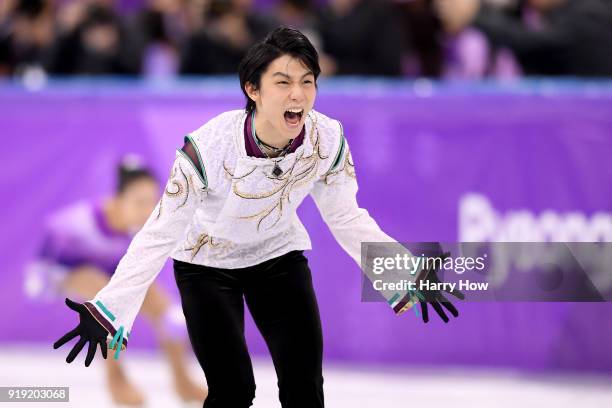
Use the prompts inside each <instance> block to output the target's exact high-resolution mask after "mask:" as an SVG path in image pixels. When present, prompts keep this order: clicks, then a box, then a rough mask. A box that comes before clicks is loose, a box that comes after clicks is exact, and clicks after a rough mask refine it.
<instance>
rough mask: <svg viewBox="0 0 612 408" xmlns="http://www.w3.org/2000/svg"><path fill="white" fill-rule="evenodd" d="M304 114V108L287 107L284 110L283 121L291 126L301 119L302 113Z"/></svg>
mask: <svg viewBox="0 0 612 408" xmlns="http://www.w3.org/2000/svg"><path fill="white" fill-rule="evenodd" d="M303 114H304V109H298V108H296V109H287V110H286V111H285V115H284V116H285V122H286V123H287V125H289V126H291V127H293V126H297V125H298V124H299V123H300V121H301V120H302V115H303Z"/></svg>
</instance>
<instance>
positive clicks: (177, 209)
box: [55, 143, 207, 362]
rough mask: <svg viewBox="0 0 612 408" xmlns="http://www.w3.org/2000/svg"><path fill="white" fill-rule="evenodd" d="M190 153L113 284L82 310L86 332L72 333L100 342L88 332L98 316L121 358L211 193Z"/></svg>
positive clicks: (177, 165)
mask: <svg viewBox="0 0 612 408" xmlns="http://www.w3.org/2000/svg"><path fill="white" fill-rule="evenodd" d="M188 153H189V143H188V144H187V145H186V147H184V148H183V150H180V151H177V154H176V159H175V161H174V164H173V166H172V170H171V174H170V177H169V179H168V181H167V183H166V186H165V189H164V192H163V195H162V197H161V199H160V200H159V202H158V203H157V206H156V207H155V209H154V210H153V213H152V214H151V215H150V216H149V218H148V220H147V221H146V223H145V225H144V226H143V227H142V229H141V230H140V231H139V232H138V233H137V234H136V236H135V237H134V239H133V240H132V242H131V244H130V246H129V248H128V250H127V253H126V254H125V255H124V256H123V258H122V259H121V261H120V262H119V265H118V266H117V269H116V271H115V273H114V274H113V276H112V278H111V279H110V281H109V283H108V284H107V285H106V286H105V287H104V288H102V290H100V291H99V292H98V293H97V294H96V296H95V297H94V299H92V300H89V301H87V302H85V303H84V304H83V308H80V309H84V310H86V311H87V312H88V313H85V314H83V313H81V312H82V311H83V310H77V311H78V312H79V314H80V317H81V323H82V324H81V325H79V327H80V328H81V329H80V330H77V329H79V327H77V329H75V330H77V332H75V331H74V330H73V331H72V332H71V333H72V334H73V336H72V337H75V336H77V335H81V341H83V339H84V340H85V341H87V340H93V341H99V331H97V332H96V331H95V330H87V328H91V327H95V326H92V325H90V324H88V323H89V321H90V320H92V319H93V321H95V322H97V323H98V326H102V327H103V328H104V329H105V331H106V332H107V333H108V338H109V339H111V341H110V344H109V347H110V348H112V349H115V350H116V353H115V358H118V356H119V352H120V351H121V350H123V349H125V348H126V347H127V344H128V340H129V336H130V330H131V328H132V325H133V323H134V319H135V318H136V315H137V314H138V311H139V310H140V307H141V306H142V303H143V301H144V298H145V295H146V293H147V290H148V288H149V286H151V284H152V283H153V281H154V280H155V278H156V277H157V275H158V274H159V272H160V270H161V268H162V267H163V265H164V263H165V262H166V260H167V258H168V256H169V255H170V253H171V252H172V250H173V249H174V247H175V245H176V244H177V241H178V240H179V239H180V238H181V237H182V236H183V235H184V232H185V229H186V228H187V226H188V224H189V223H190V221H191V220H192V218H193V214H194V212H195V210H196V208H197V207H198V206H199V205H200V204H201V202H202V201H203V199H204V197H205V195H206V193H205V191H206V188H207V185H206V176H205V174H204V173H203V172H200V171H199V170H200V166H199V163H197V162H194V161H193V159H194V157H190V155H189V154H188ZM196 159H197V157H196ZM72 309H73V310H76V309H74V308H73V307H72ZM84 320H85V324H83V321H84ZM65 337H66V336H64V338H62V339H61V340H60V341H58V342H57V343H56V344H55V348H57V347H60V346H61V345H62V344H63V343H65V342H66V341H68V340H70V339H66V338H65ZM62 340H63V341H62ZM81 341H80V342H79V343H81ZM75 348H76V347H75ZM81 348H82V346H81ZM73 351H74V350H73ZM79 351H80V349H79V350H77V351H76V353H72V352H71V354H70V355H69V359H67V361H68V360H70V361H72V360H73V359H74V357H75V356H76V354H78V352H79ZM94 351H95V347H94ZM70 361H68V362H70Z"/></svg>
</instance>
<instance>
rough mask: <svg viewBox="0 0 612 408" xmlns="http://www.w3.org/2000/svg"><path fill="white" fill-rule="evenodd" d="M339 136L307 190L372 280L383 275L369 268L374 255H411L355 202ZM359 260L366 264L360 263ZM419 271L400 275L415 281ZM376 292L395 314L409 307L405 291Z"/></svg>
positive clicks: (348, 157) (347, 154) (351, 166)
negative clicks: (333, 151)
mask: <svg viewBox="0 0 612 408" xmlns="http://www.w3.org/2000/svg"><path fill="white" fill-rule="evenodd" d="M341 138H342V139H341V142H340V148H339V149H338V153H337V155H336V158H335V159H334V163H333V164H332V166H331V168H330V169H329V170H328V171H327V173H325V175H324V176H323V177H322V178H321V179H320V180H318V181H317V182H316V183H315V186H314V188H313V190H312V191H311V193H310V194H311V196H312V198H313V199H314V202H315V204H316V206H317V208H318V209H319V212H320V213H321V216H322V217H323V220H324V221H325V223H326V224H327V226H328V227H329V229H330V231H331V232H332V234H333V236H334V238H335V239H336V241H337V242H338V243H339V244H340V246H341V247H342V248H343V249H344V250H345V251H346V252H347V253H348V254H349V255H350V256H351V258H353V260H354V261H355V262H356V263H357V264H358V265H359V266H360V267H361V269H362V271H363V272H364V273H365V275H366V277H367V278H368V279H369V280H370V281H371V282H372V283H374V281H375V280H380V279H385V275H377V274H374V273H373V272H372V271H373V268H372V265H371V263H370V262H371V261H372V259H373V258H374V257H386V256H390V257H395V254H400V255H401V256H403V254H407V255H408V256H412V254H411V253H410V251H408V249H406V248H405V247H404V246H403V245H401V244H400V243H398V242H397V241H396V240H394V239H393V238H391V237H390V236H389V235H387V234H386V233H385V232H383V231H382V230H381V229H380V227H379V226H378V224H377V223H376V221H375V220H374V219H373V218H372V217H371V216H370V214H369V213H368V211H367V210H366V209H364V208H360V207H359V205H358V204H357V180H356V175H355V166H354V164H353V159H352V157H351V153H350V150H349V146H348V143H347V142H346V139H345V138H344V135H342V136H341ZM362 242H363V243H368V244H366V245H364V248H365V249H366V251H367V256H364V257H363V258H362V253H361V252H362ZM380 244H383V245H380ZM364 255H366V254H364ZM363 261H366V262H368V264H362V262H363ZM421 272H422V271H420V270H416V271H414V272H412V273H408V272H406V273H405V276H403V277H402V278H403V279H407V280H410V281H415V279H416V277H417V276H418V275H420V273H421ZM419 278H421V276H419ZM393 280H395V278H394V279H393ZM378 292H379V293H380V294H381V295H382V296H383V297H384V298H385V300H386V301H387V303H388V304H389V305H390V306H391V307H392V308H393V309H394V311H395V312H396V313H398V314H399V313H401V312H404V311H405V310H407V309H409V308H410V307H411V306H412V304H413V302H411V301H410V299H411V297H412V295H411V294H410V293H408V291H388V290H385V291H378Z"/></svg>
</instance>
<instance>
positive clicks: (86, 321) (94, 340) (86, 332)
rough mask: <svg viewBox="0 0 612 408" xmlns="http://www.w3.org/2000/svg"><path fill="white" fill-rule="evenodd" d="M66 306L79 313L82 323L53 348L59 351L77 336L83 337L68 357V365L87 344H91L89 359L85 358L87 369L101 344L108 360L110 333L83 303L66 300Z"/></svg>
mask: <svg viewBox="0 0 612 408" xmlns="http://www.w3.org/2000/svg"><path fill="white" fill-rule="evenodd" d="M66 305H68V307H69V308H71V309H72V310H74V311H75V312H77V313H78V314H79V316H80V318H81V321H80V323H79V325H78V326H77V327H75V328H74V329H73V330H71V331H69V332H68V333H66V334H65V335H64V336H63V337H62V338H61V339H59V340H58V341H56V342H55V343H53V348H54V349H58V348H60V347H62V346H63V345H64V344H65V343H66V342H68V341H70V340H72V339H74V338H75V337H76V336H81V338H80V339H79V341H78V342H77V343H76V344H75V345H74V347H73V348H72V350H71V351H70V353H68V357H66V362H67V363H72V361H73V360H74V359H75V357H76V356H77V354H79V353H80V352H81V350H82V349H83V347H84V346H85V343H87V342H89V348H88V350H87V357H86V358H85V367H89V365H90V364H91V361H92V360H93V358H94V355H95V354H96V346H97V345H98V344H99V345H100V349H101V350H102V357H104V359H106V356H107V354H106V353H107V351H106V349H107V347H106V336H107V335H108V332H107V331H106V329H105V328H104V327H102V325H101V324H100V323H98V321H97V320H96V319H95V318H94V317H93V316H92V315H91V313H89V311H88V310H87V308H86V307H85V305H83V304H81V303H76V302H73V301H72V300H70V299H68V298H66Z"/></svg>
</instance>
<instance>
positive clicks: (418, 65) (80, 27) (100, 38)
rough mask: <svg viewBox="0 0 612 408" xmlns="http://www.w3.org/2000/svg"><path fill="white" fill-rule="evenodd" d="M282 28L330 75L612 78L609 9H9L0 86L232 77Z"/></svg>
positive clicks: (276, 3)
mask: <svg viewBox="0 0 612 408" xmlns="http://www.w3.org/2000/svg"><path fill="white" fill-rule="evenodd" d="M278 25H287V26H291V27H295V28H298V29H300V30H301V31H302V32H304V33H305V34H306V35H307V36H308V37H309V38H310V39H311V41H312V42H313V44H315V46H316V48H317V49H318V51H319V53H320V62H321V68H322V71H323V74H324V75H327V76H333V75H378V76H390V77H400V76H425V77H431V78H460V79H478V78H484V77H495V78H508V77H518V76H522V75H568V76H591V77H606V76H612V0H130V1H128V0H0V76H16V77H19V76H23V75H27V74H28V73H29V72H39V73H43V74H45V75H55V76H63V75H138V76H147V77H167V76H175V75H200V74H206V75H210V74H232V73H235V72H236V70H237V67H238V63H239V61H240V59H241V57H242V56H243V54H244V53H245V51H246V50H247V49H248V48H249V47H250V46H251V45H252V44H253V43H254V42H255V41H257V40H260V39H261V38H263V37H264V36H265V35H266V33H267V32H268V31H270V30H271V29H273V28H274V27H276V26H278Z"/></svg>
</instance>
